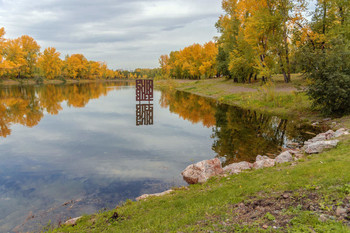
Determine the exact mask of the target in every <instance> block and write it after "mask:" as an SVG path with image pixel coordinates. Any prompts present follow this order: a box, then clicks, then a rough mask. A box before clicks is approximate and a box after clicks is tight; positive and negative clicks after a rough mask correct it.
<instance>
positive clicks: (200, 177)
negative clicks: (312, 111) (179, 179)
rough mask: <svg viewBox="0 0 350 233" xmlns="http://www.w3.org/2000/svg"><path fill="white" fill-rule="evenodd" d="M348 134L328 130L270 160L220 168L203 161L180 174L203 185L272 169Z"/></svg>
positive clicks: (213, 161) (259, 158) (329, 145)
mask: <svg viewBox="0 0 350 233" xmlns="http://www.w3.org/2000/svg"><path fill="white" fill-rule="evenodd" d="M347 134H349V132H348V130H347V129H344V128H342V129H339V130H337V131H336V132H334V131H333V130H329V131H327V132H325V133H320V134H318V135H317V136H316V137H314V138H312V139H310V140H308V141H306V142H305V143H304V146H303V147H302V148H295V149H287V150H286V151H284V152H282V153H281V154H279V155H278V156H277V157H276V158H274V159H272V158H269V157H268V156H266V155H263V156H262V155H258V156H257V157H256V160H255V162H254V163H249V162H245V161H243V162H239V163H232V164H230V165H228V166H226V167H224V168H222V165H221V162H220V160H219V159H217V158H215V159H210V160H203V161H201V162H198V163H196V164H191V165H189V166H188V167H187V168H186V169H185V170H184V171H183V172H182V173H181V174H182V176H183V178H184V180H185V181H186V182H187V183H189V184H196V183H204V182H206V181H207V180H208V179H209V178H210V177H213V176H217V175H221V174H223V173H229V174H238V173H240V172H242V171H243V170H249V169H261V168H265V167H273V166H275V165H276V164H280V163H287V162H292V161H294V160H298V159H299V158H301V157H302V156H303V155H304V153H305V154H315V153H320V152H322V151H323V150H325V149H329V148H333V147H335V146H337V144H338V142H339V140H330V139H333V138H337V137H340V136H342V135H347Z"/></svg>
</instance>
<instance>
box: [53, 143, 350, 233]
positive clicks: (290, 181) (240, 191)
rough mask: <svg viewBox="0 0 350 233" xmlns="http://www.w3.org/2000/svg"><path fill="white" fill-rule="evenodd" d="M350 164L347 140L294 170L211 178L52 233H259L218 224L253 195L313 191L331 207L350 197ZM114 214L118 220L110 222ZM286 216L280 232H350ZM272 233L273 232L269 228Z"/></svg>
mask: <svg viewBox="0 0 350 233" xmlns="http://www.w3.org/2000/svg"><path fill="white" fill-rule="evenodd" d="M349 164H350V140H349V139H346V140H345V141H344V142H342V143H340V145H339V146H338V147H337V148H336V149H333V150H330V151H327V152H324V153H322V154H318V155H312V156H309V157H307V158H306V159H305V160H304V161H302V162H299V164H298V165H297V166H290V165H289V164H283V165H280V166H277V167H273V168H265V169H261V170H255V171H249V172H246V173H241V174H238V175H232V176H229V177H221V178H219V177H218V178H213V179H211V180H210V181H209V182H207V183H205V184H202V185H200V184H197V185H191V186H190V187H189V188H188V190H187V189H185V188H180V189H178V190H176V191H175V192H173V193H172V194H170V195H166V196H163V197H157V198H149V199H148V200H146V201H140V202H132V201H127V202H126V203H125V204H124V205H123V206H119V207H118V208H117V209H116V210H112V211H107V212H103V213H100V214H96V215H91V216H84V217H83V219H81V220H80V221H79V222H78V224H77V225H76V226H73V227H71V226H69V227H68V226H67V227H62V228H59V229H55V230H53V232H198V231H204V230H206V229H208V230H210V229H211V230H213V231H220V230H227V231H229V230H230V229H231V230H233V229H235V230H236V231H237V232H252V231H253V232H254V231H257V232H258V231H262V230H263V229H262V228H261V227H260V226H259V224H260V222H259V220H257V222H256V223H252V224H250V225H241V224H230V225H228V226H226V225H223V224H222V219H226V218H229V217H230V214H231V215H232V210H231V207H232V205H234V204H236V203H239V202H242V201H245V200H249V199H250V197H251V196H256V195H259V196H261V195H267V196H268V195H274V194H275V193H276V192H281V191H285V190H296V191H298V192H299V191H300V192H301V191H310V190H311V191H312V192H316V193H317V194H318V195H319V196H321V197H322V200H323V201H322V204H323V206H330V207H329V208H332V205H336V203H340V202H341V200H343V199H344V198H345V197H346V196H348V195H349V193H348V191H349V190H348V188H349V184H350V169H349ZM335 200H336V201H335ZM293 211H294V212H293ZM114 212H117V213H118V215H119V216H120V218H119V219H118V220H116V221H114V220H109V219H110V217H111V216H112V215H113V213H114ZM286 214H293V216H294V218H293V219H292V221H291V223H290V224H289V226H287V227H286V228H285V229H283V232H286V231H287V232H288V231H289V232H309V230H310V229H314V230H315V231H316V232H350V230H349V228H348V227H346V226H344V225H343V224H342V223H340V222H337V221H334V220H328V221H327V222H321V221H320V220H319V216H318V215H317V214H315V213H314V212H311V211H305V210H301V209H298V208H297V209H291V210H287V212H286ZM273 218H274V217H273V216H271V214H270V215H268V216H265V217H264V219H265V220H266V219H267V220H266V221H272V220H273ZM203 222H205V224H203ZM270 230H273V229H267V231H270ZM280 230H281V229H279V230H278V229H277V230H276V232H279V231H280ZM310 232H312V231H310Z"/></svg>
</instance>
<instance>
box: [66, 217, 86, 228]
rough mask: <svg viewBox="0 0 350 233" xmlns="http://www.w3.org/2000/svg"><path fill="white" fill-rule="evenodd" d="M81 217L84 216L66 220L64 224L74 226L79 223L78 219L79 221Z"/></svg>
mask: <svg viewBox="0 0 350 233" xmlns="http://www.w3.org/2000/svg"><path fill="white" fill-rule="evenodd" d="M81 218H82V216H80V217H76V218H72V219H69V220H67V221H65V223H64V225H67V226H74V225H75V224H77V221H78V220H79V219H81Z"/></svg>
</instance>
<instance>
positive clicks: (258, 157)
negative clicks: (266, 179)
mask: <svg viewBox="0 0 350 233" xmlns="http://www.w3.org/2000/svg"><path fill="white" fill-rule="evenodd" d="M265 159H269V157H267V156H266V155H263V156H261V155H258V156H256V159H255V161H261V160H265Z"/></svg>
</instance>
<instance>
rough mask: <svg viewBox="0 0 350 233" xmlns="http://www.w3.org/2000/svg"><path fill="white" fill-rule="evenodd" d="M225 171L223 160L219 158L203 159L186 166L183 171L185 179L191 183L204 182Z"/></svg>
mask: <svg viewBox="0 0 350 233" xmlns="http://www.w3.org/2000/svg"><path fill="white" fill-rule="evenodd" d="M221 173H223V169H222V167H221V162H220V160H219V159H218V158H215V159H210V160H203V161H201V162H198V163H196V164H191V165H189V166H188V167H186V169H185V170H183V172H182V173H181V175H182V176H183V178H184V180H185V181H186V182H187V183H189V184H196V183H204V182H206V181H207V180H208V179H209V178H210V177H212V176H216V175H219V174H221Z"/></svg>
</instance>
